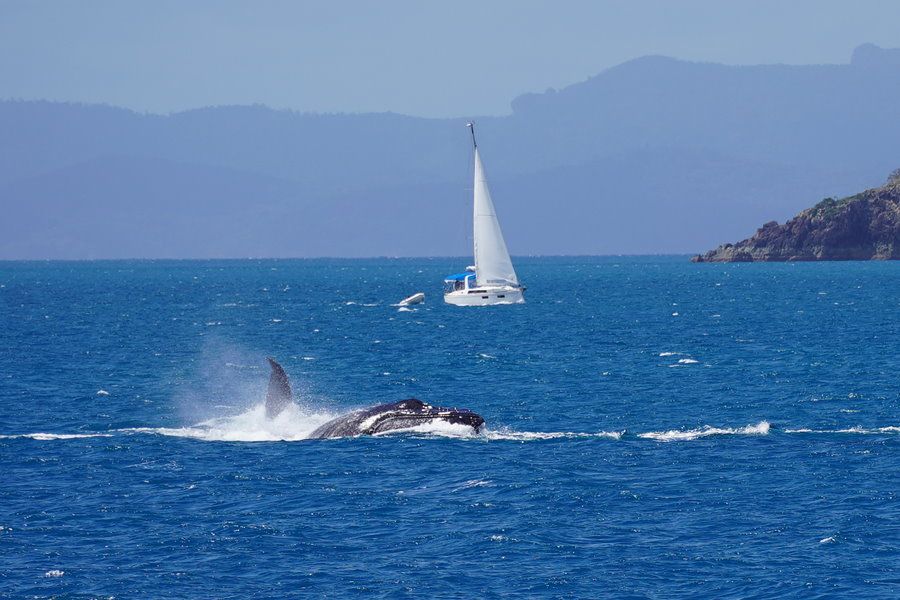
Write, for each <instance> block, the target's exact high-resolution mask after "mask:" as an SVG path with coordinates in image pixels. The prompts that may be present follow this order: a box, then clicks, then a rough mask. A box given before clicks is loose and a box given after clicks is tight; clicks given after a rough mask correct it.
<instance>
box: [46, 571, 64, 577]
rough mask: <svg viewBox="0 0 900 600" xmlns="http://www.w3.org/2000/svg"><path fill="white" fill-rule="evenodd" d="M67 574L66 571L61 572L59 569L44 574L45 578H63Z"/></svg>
mask: <svg viewBox="0 0 900 600" xmlns="http://www.w3.org/2000/svg"><path fill="white" fill-rule="evenodd" d="M65 574H66V572H65V571H60V570H59V569H51V570H49V571H47V572H46V573H44V577H62V576H63V575H65Z"/></svg>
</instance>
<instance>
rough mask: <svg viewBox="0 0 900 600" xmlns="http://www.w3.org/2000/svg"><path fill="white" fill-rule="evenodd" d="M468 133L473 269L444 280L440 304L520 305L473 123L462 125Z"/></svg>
mask: <svg viewBox="0 0 900 600" xmlns="http://www.w3.org/2000/svg"><path fill="white" fill-rule="evenodd" d="M466 126H467V127H468V128H469V131H471V133H472V147H473V148H474V150H475V189H474V213H473V217H472V227H473V230H474V233H473V238H474V241H475V265H474V266H472V267H467V268H466V271H465V272H464V273H457V274H455V275H448V276H447V277H446V278H444V301H445V302H447V303H448V304H455V305H457V306H489V305H492V304H522V303H524V302H525V295H524V294H525V287H524V286H522V285H520V284H519V278H518V277H517V276H516V270H515V269H514V268H513V265H512V260H511V259H510V258H509V251H508V250H507V249H506V242H505V241H504V239H503V232H502V231H500V222H499V221H498V220H497V211H495V210H494V203H493V201H492V200H491V192H490V190H489V189H488V184H487V179H486V177H485V174H484V165H483V164H482V162H481V154H479V152H478V143H477V142H476V141H475V125H474V123H466Z"/></svg>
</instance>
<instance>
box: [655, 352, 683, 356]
mask: <svg viewBox="0 0 900 600" xmlns="http://www.w3.org/2000/svg"><path fill="white" fill-rule="evenodd" d="M678 354H681V352H660V353H659V355H660V356H676V355H678Z"/></svg>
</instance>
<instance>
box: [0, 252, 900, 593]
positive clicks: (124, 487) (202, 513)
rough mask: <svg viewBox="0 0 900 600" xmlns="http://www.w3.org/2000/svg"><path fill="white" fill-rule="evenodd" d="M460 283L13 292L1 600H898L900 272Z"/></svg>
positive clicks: (6, 283) (91, 286)
mask: <svg viewBox="0 0 900 600" xmlns="http://www.w3.org/2000/svg"><path fill="white" fill-rule="evenodd" d="M466 260H467V259H463V258H460V259H409V260H384V259H378V260H375V259H373V260H306V261H289V260H288V261H285V260H282V261H177V262H165V261H163V262H153V261H122V262H88V263H66V262H54V263H34V262H28V263H25V262H6V263H0V306H2V307H3V309H2V311H0V332H2V333H0V336H2V338H0V339H2V342H3V343H2V344H0V377H2V380H0V381H2V383H0V464H3V466H4V484H3V485H2V486H0V582H2V585H0V595H3V596H4V597H21V596H31V595H34V596H38V597H47V596H51V595H55V596H68V595H75V594H79V595H85V596H89V597H95V596H103V597H107V596H116V597H196V596H197V593H198V590H206V591H208V592H212V591H214V594H215V595H216V596H217V597H223V598H229V597H231V598H239V597H240V598H243V597H247V596H253V595H256V596H276V595H279V596H281V595H285V594H287V595H299V594H300V593H303V592H306V593H315V594H316V595H324V594H331V595H358V596H376V597H420V596H427V595H440V596H450V597H499V596H504V595H509V594H521V595H529V596H544V597H568V596H578V597H623V596H634V597H664V598H670V597H688V596H691V597H698V596H699V597H735V598H737V597H748V596H757V597H759V596H762V597H767V596H779V597H781V596H789V597H790V596H796V597H826V596H836V595H840V596H848V595H850V594H856V595H859V596H861V597H866V598H876V597H884V598H890V597H896V596H897V593H898V581H897V576H896V567H897V559H896V557H897V552H898V540H900V527H898V525H897V523H898V517H900V510H898V505H897V496H898V492H900V489H898V479H897V476H896V473H897V471H898V468H900V458H898V450H900V395H898V392H897V377H896V357H897V356H898V355H900V341H898V336H897V334H898V331H897V325H896V319H894V315H896V314H897V310H898V308H900V307H898V302H900V300H898V298H900V294H898V291H900V289H898V284H897V283H896V282H897V281H898V276H900V265H898V264H896V263H815V264H812V263H804V264H718V265H693V264H690V263H689V262H687V258H686V257H647V258H633V257H601V258H556V259H550V258H547V259H519V260H516V267H517V269H518V271H519V275H520V277H521V279H522V280H523V281H524V283H525V284H526V285H528V288H529V289H528V292H527V299H528V303H527V304H525V305H523V306H514V307H501V308H493V309H462V308H455V307H451V306H447V305H444V304H443V303H442V302H441V299H440V296H439V284H440V281H441V278H442V277H443V276H444V275H445V274H447V273H450V272H453V271H454V270H458V268H459V266H460V265H464V264H466ZM415 291H425V292H426V294H427V301H426V304H424V305H421V306H419V307H417V308H416V309H415V310H409V311H398V309H397V308H396V307H393V306H391V303H393V302H396V301H397V300H399V299H401V298H402V297H404V296H406V295H408V294H410V293H412V292H415ZM269 355H271V356H274V357H276V358H277V359H278V360H279V361H280V362H281V363H282V364H283V365H284V367H285V369H286V371H287V372H288V374H289V375H290V376H291V378H292V380H293V382H294V387H295V393H296V394H297V396H298V406H297V407H296V408H293V409H291V410H290V411H288V412H287V413H285V414H284V415H282V416H281V417H279V418H278V419H276V421H275V422H268V421H266V420H265V419H264V418H263V417H262V410H261V406H260V404H261V401H262V398H263V397H264V394H265V385H266V378H267V375H268V373H267V370H266V366H265V356H269ZM409 396H415V397H418V398H421V399H422V400H425V401H428V402H432V403H435V404H442V405H450V406H453V405H456V406H464V407H467V408H470V409H472V410H475V411H477V412H479V413H480V414H482V415H483V416H484V417H485V418H486V420H487V423H488V431H487V432H486V433H484V434H482V435H478V436H467V435H465V434H464V432H460V431H456V430H452V429H449V430H448V429H441V428H434V429H432V430H428V431H418V432H413V433H408V434H403V435H392V436H385V437H377V438H354V439H341V440H328V441H313V440H304V439H303V438H304V437H305V435H306V434H308V433H309V432H310V431H311V430H312V428H313V427H314V426H315V425H316V424H318V423H321V422H322V421H323V420H325V419H327V418H328V417H329V416H332V415H335V414H339V413H341V412H344V411H347V410H349V409H351V408H355V407H360V406H364V405H369V404H373V403H377V402H384V401H394V400H398V399H401V398H405V397H409Z"/></svg>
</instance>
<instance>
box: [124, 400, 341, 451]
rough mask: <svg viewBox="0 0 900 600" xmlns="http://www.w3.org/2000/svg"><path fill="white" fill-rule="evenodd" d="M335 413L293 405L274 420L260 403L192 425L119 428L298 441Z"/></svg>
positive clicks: (200, 437)
mask: <svg viewBox="0 0 900 600" xmlns="http://www.w3.org/2000/svg"><path fill="white" fill-rule="evenodd" d="M335 416H336V415H333V414H329V413H325V412H306V411H304V410H303V409H301V408H300V407H298V406H297V405H295V404H292V405H290V406H288V407H287V408H285V409H284V411H282V412H281V414H279V415H278V416H277V417H275V418H273V419H270V418H268V417H266V408H265V406H264V405H262V404H259V405H257V406H254V407H253V408H251V409H249V410H247V411H245V412H243V413H241V414H239V415H234V416H231V417H221V418H217V419H210V420H208V421H203V422H202V423H198V424H196V425H192V426H190V427H137V428H132V429H121V430H119V431H122V432H124V433H150V434H157V435H166V436H172V437H184V438H192V439H196V440H203V441H207V442H280V441H285V442H294V441H298V440H305V439H307V438H308V437H309V434H311V433H312V432H313V431H315V429H316V428H317V427H319V426H320V425H322V424H324V423H327V422H328V421H330V420H331V419H333V418H334V417H335Z"/></svg>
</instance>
